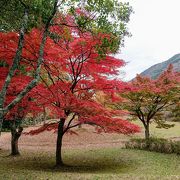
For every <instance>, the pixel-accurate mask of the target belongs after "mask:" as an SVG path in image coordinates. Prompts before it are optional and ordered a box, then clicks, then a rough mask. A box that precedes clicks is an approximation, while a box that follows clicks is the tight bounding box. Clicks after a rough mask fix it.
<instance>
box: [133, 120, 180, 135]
mask: <svg viewBox="0 0 180 180" xmlns="http://www.w3.org/2000/svg"><path fill="white" fill-rule="evenodd" d="M134 123H135V124H137V125H139V126H140V127H142V134H143V133H144V127H143V125H142V123H141V122H140V121H134ZM169 124H174V125H175V126H174V127H171V128H169V129H164V128H156V124H155V123H151V124H150V134H151V136H153V137H158V138H175V137H179V138H180V123H179V122H170V123H169ZM142 134H141V135H140V136H141V137H143V136H142ZM143 135H144V134H143ZM135 136H137V135H135Z"/></svg>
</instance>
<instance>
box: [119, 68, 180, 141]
mask: <svg viewBox="0 0 180 180" xmlns="http://www.w3.org/2000/svg"><path fill="white" fill-rule="evenodd" d="M179 83H180V73H179V72H173V67H172V65H170V66H169V67H168V69H167V70H166V71H164V72H163V73H162V74H161V75H160V76H159V77H158V78H157V79H156V80H153V79H150V78H148V77H142V76H139V75H138V76H137V77H136V79H135V80H133V81H132V82H131V85H132V88H131V89H129V90H127V89H126V90H125V92H124V93H123V94H121V96H122V97H124V98H125V99H124V103H123V104H122V103H118V104H116V108H118V109H122V108H124V109H127V110H128V111H129V113H130V115H132V117H137V118H138V119H139V120H140V121H141V122H142V123H143V126H144V128H145V138H146V139H149V137H150V134H149V125H150V123H151V122H152V121H153V122H156V123H157V125H158V127H160V128H169V127H171V125H168V124H166V123H165V120H164V113H165V112H167V111H171V108H172V107H174V106H176V104H177V103H178V102H179V98H180V94H179V92H180V91H179V85H180V84H179Z"/></svg>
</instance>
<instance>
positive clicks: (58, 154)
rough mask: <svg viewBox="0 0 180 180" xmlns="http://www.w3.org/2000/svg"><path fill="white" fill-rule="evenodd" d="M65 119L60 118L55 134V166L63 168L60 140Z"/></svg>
mask: <svg viewBox="0 0 180 180" xmlns="http://www.w3.org/2000/svg"><path fill="white" fill-rule="evenodd" d="M64 123H65V118H60V121H59V125H58V134H57V143H56V166H63V165H64V163H63V161H62V138H63V135H64V133H63V130H64Z"/></svg>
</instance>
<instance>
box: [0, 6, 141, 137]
mask: <svg viewBox="0 0 180 180" xmlns="http://www.w3.org/2000/svg"><path fill="white" fill-rule="evenodd" d="M76 11H77V12H76V13H77V15H78V16H88V14H86V12H85V11H83V10H81V9H77V10H76ZM55 21H56V23H57V24H56V25H54V26H51V28H50V36H49V37H48V38H47V41H46V44H45V51H44V57H43V58H44V62H43V67H42V72H41V83H43V85H39V86H38V87H36V88H35V89H34V90H33V91H32V92H31V93H29V95H28V96H29V97H33V99H35V102H36V101H37V102H38V103H37V104H39V105H41V106H45V107H47V108H48V109H49V110H51V113H53V114H54V115H55V116H56V117H57V118H60V117H66V118H67V116H68V115H69V114H70V113H74V114H76V116H77V117H78V118H79V120H80V122H82V123H83V122H84V123H86V122H87V121H88V122H93V123H94V124H97V125H99V126H101V127H102V128H104V129H105V131H106V132H119V133H124V134H127V133H132V132H136V131H138V128H137V127H136V126H133V125H132V124H130V123H128V122H127V121H124V120H120V119H118V118H114V116H115V115H117V114H118V115H119V113H120V112H115V111H112V110H111V109H108V108H105V107H103V105H102V104H100V103H98V102H97V101H96V96H97V92H99V91H101V92H103V93H105V94H106V95H107V96H108V97H109V99H110V100H111V101H117V100H119V99H118V97H117V96H116V92H119V91H120V89H122V88H123V87H124V86H125V85H124V83H123V82H122V81H120V80H117V79H116V77H117V75H118V73H119V68H120V67H122V66H124V64H125V63H124V61H122V60H120V59H117V58H115V57H112V56H111V53H112V52H111V48H110V47H108V45H107V44H108V42H111V41H112V39H113V38H112V35H111V34H104V33H97V34H91V33H90V32H88V33H87V32H81V31H79V29H78V28H76V26H75V25H76V22H75V21H74V19H73V17H70V16H67V17H61V15H60V16H59V17H57V18H56V20H55ZM64 22H69V24H70V25H72V26H69V27H68V26H62V25H61V24H63V23H64ZM1 36H3V40H2V41H1V42H0V47H2V48H0V51H1V52H0V59H1V58H2V59H4V60H5V61H6V62H7V64H9V65H10V63H9V62H12V58H13V56H14V54H13V53H14V52H15V47H16V46H17V42H16V41H15V40H16V38H17V37H16V34H15V33H14V34H9V35H8V36H13V37H12V39H13V42H11V41H8V43H6V42H5V39H6V36H7V35H5V34H1ZM7 38H9V37H7ZM40 40H41V31H40V30H39V29H33V30H32V31H31V32H30V33H29V34H27V35H26V36H25V44H24V48H23V53H22V59H21V64H20V65H22V66H24V67H25V69H26V70H27V71H28V75H29V74H33V71H34V68H35V67H36V64H37V59H38V52H39V45H40ZM105 41H106V43H107V44H106V46H105V44H104V42H105ZM4 46H7V47H8V48H7V49H8V51H9V52H10V53H9V54H10V56H9V57H7V55H6V54H5V53H4V52H3V51H2V50H3V48H4ZM100 51H102V53H99V52H100ZM5 73H6V72H4V73H3V74H5ZM2 76H3V77H5V76H4V75H2ZM27 78H28V79H27ZM24 79H25V80H24ZM29 80H30V78H29V77H28V76H25V75H23V74H21V73H20V74H19V75H18V76H16V77H15V78H14V81H12V84H11V86H10V88H9V92H8V93H9V95H10V94H13V96H14V95H17V93H19V92H20V91H21V90H22V89H23V88H24V87H25V85H26V83H27V82H28V81H29ZM14 82H16V84H15V83H14ZM28 96H27V97H26V98H27V99H28ZM26 98H24V100H23V101H22V104H21V106H23V107H24V108H25V107H26V104H28V106H29V107H31V108H32V109H33V107H32V106H31V104H32V103H30V102H28V101H27V99H26ZM9 99H10V97H9ZM34 107H36V106H34ZM35 109H37V110H39V111H40V109H38V108H35ZM16 110H17V109H16ZM14 112H15V111H14ZM25 112H28V111H25ZM67 112H69V114H68V113H67ZM126 125H127V127H126ZM56 128H57V126H56V125H55V124H52V125H49V124H48V125H44V126H43V127H42V128H40V129H39V130H37V131H34V132H33V133H34V134H36V133H39V132H42V131H44V130H48V131H49V130H52V129H56ZM33 133H32V134H33Z"/></svg>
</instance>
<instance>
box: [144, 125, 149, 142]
mask: <svg viewBox="0 0 180 180" xmlns="http://www.w3.org/2000/svg"><path fill="white" fill-rule="evenodd" d="M144 128H145V139H146V140H149V138H150V134H149V123H147V124H146V125H145V126H144Z"/></svg>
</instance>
